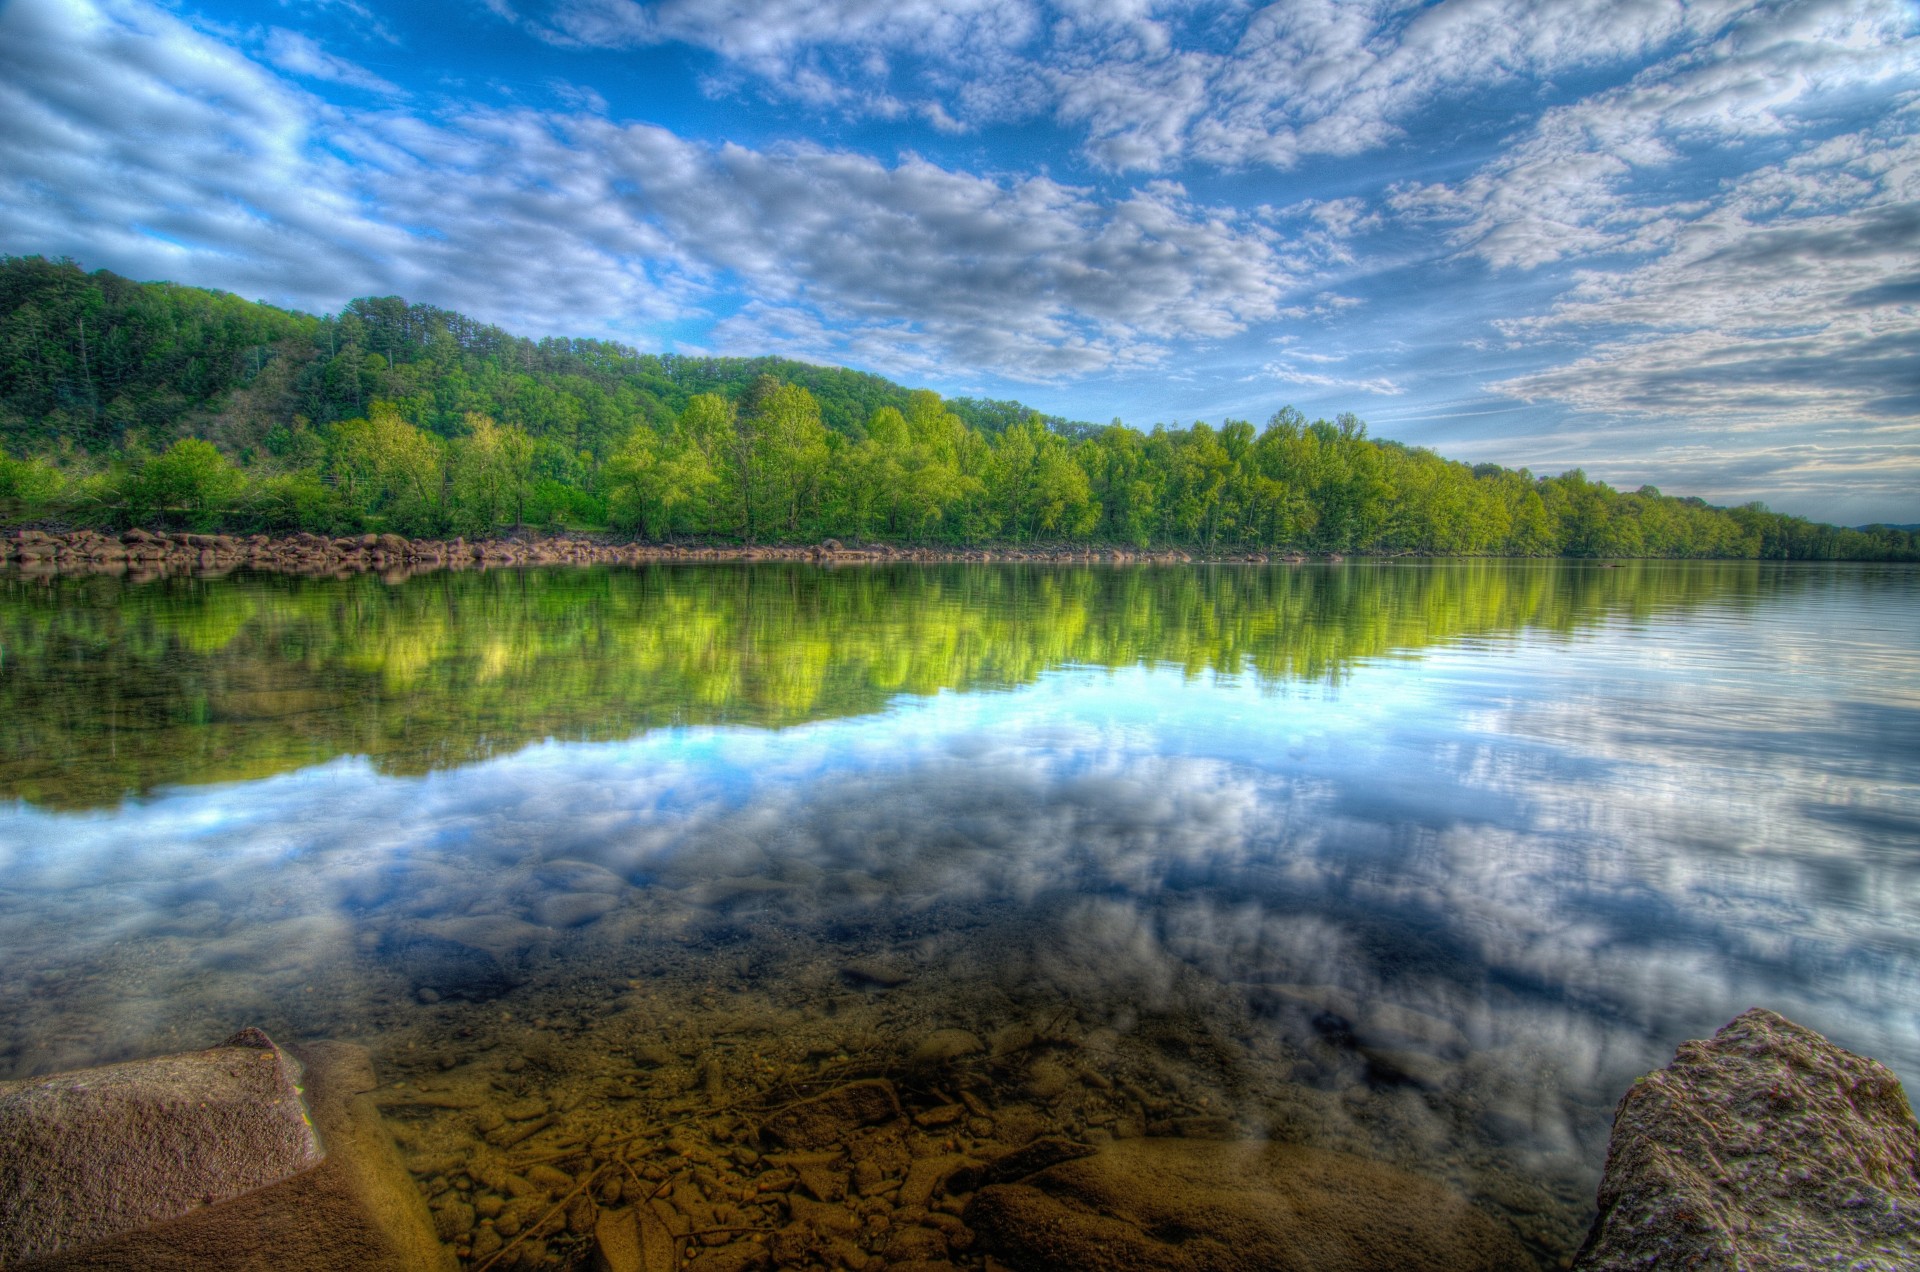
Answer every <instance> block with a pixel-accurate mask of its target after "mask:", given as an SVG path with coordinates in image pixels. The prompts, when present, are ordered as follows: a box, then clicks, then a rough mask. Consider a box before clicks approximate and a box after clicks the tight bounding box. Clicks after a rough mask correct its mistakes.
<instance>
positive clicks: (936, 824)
mask: <svg viewBox="0 0 1920 1272" xmlns="http://www.w3.org/2000/svg"><path fill="white" fill-rule="evenodd" d="M0 796H4V798H5V801H6V802H5V803H4V805H0V965H3V966H5V967H6V969H7V975H6V976H5V977H4V978H0V1021H4V1022H5V1026H4V1029H0V1078H14V1077H22V1076H29V1075H34V1074H40V1073H45V1072H50V1071H54V1070H58V1069H64V1068H70V1067H74V1066H80V1065H88V1064H97V1063H103V1062H107V1061H112V1060H119V1059H124V1058H130V1057H135V1056H142V1055H150V1054H156V1053H161V1052H168V1051H177V1050H182V1049H187V1048H197V1047H203V1046H209V1045H212V1044H213V1043H216V1042H218V1041H219V1040H221V1039H222V1038H224V1037H226V1036H227V1035H228V1034H230V1033H232V1032H233V1031H234V1030H236V1029H238V1028H240V1027H241V1026H244V1025H258V1026H261V1027H263V1028H265V1029H266V1030H267V1031H268V1032H269V1033H271V1034H273V1035H274V1036H275V1037H276V1038H281V1039H284V1040H289V1041H297V1040H299V1039H302V1038H314V1037H333V1038H346V1039H352V1040H355V1041H359V1042H362V1043H364V1044H366V1045H367V1046H368V1047H370V1048H371V1050H372V1051H373V1053H374V1056H375V1059H376V1063H377V1065H378V1067H379V1070H380V1073H381V1076H382V1078H383V1080H385V1081H387V1082H388V1083H389V1086H388V1087H387V1088H386V1089H384V1091H383V1092H382V1094H381V1097H380V1099H381V1103H382V1105H383V1107H384V1108H385V1109H386V1111H387V1117H388V1119H389V1122H390V1124H391V1125H392V1126H393V1128H394V1130H395V1132H396V1136H397V1138H398V1140H399V1142H400V1144H401V1145H402V1147H403V1149H405V1150H406V1151H407V1152H408V1154H409V1155H410V1160H411V1163H412V1165H413V1167H414V1169H415V1170H416V1173H417V1174H419V1176H420V1178H421V1182H422V1185H423V1187H424V1189H425V1190H426V1191H427V1192H428V1193H429V1194H430V1195H431V1196H432V1197H433V1198H434V1204H435V1207H436V1213H437V1214H439V1215H440V1216H441V1223H442V1231H443V1234H444V1235H446V1236H447V1237H448V1239H449V1241H450V1243H451V1244H453V1245H454V1246H455V1247H456V1249H458V1250H459V1251H461V1252H462V1253H463V1254H466V1255H468V1256H469V1257H470V1260H471V1264H473V1265H478V1264H480V1263H483V1262H485V1260H486V1259H487V1258H492V1257H497V1254H498V1252H499V1250H500V1249H501V1247H502V1246H503V1245H504V1244H505V1243H506V1242H507V1241H508V1240H510V1239H511V1238H512V1237H513V1236H514V1235H515V1230H516V1229H518V1228H525V1227H528V1226H530V1225H533V1224H534V1223H535V1222H536V1220H535V1219H534V1218H532V1217H529V1216H527V1215H524V1214H519V1213H518V1212H516V1211H514V1209H513V1207H515V1206H517V1205H519V1204H520V1201H519V1199H518V1198H516V1197H511V1196H504V1194H507V1193H510V1192H512V1190H511V1189H508V1188H507V1187H506V1185H505V1183H504V1182H503V1180H504V1177H505V1175H506V1174H514V1173H515V1172H520V1171H523V1169H532V1167H530V1166H527V1163H528V1162H529V1161H532V1160H534V1159H536V1158H537V1159H542V1160H546V1161H557V1162H559V1163H560V1165H561V1167H562V1168H563V1169H574V1170H575V1171H576V1172H578V1171H579V1170H580V1169H582V1161H583V1159H584V1160H586V1161H588V1162H593V1161H596V1160H599V1161H605V1160H610V1159H609V1157H608V1155H609V1154H610V1153H612V1152H614V1151H615V1148H614V1147H610V1146H618V1145H619V1144H620V1143H622V1142H623V1141H622V1138H621V1137H622V1136H623V1135H631V1133H632V1132H633V1130H635V1129H637V1128H641V1127H648V1126H655V1125H660V1126H666V1125H669V1124H670V1125H673V1126H675V1127H677V1128H678V1129H676V1130H675V1131H673V1132H672V1134H671V1135H669V1136H667V1137H666V1139H665V1140H663V1141H662V1143H661V1144H660V1145H658V1146H650V1147H649V1148H648V1151H649V1152H651V1153H652V1154H653V1156H651V1157H646V1156H644V1154H643V1155H642V1156H637V1157H635V1158H634V1164H635V1165H637V1166H638V1167H640V1168H641V1170H640V1173H633V1172H629V1174H630V1175H631V1177H632V1178H633V1179H634V1181H635V1183H636V1184H637V1182H638V1181H639V1179H641V1178H643V1177H644V1178H648V1179H665V1178H667V1177H668V1176H669V1175H670V1174H671V1172H672V1171H673V1170H675V1169H681V1168H684V1169H686V1170H690V1171H693V1172H694V1175H690V1176H688V1178H689V1179H694V1178H695V1177H696V1176H697V1177H698V1178H697V1184H698V1186H697V1188H696V1187H694V1186H693V1185H691V1184H688V1185H683V1186H682V1188H681V1190H680V1192H679V1193H678V1194H676V1195H679V1196H682V1197H685V1196H688V1195H690V1190H691V1195H693V1196H694V1197H696V1198H703V1200H701V1201H700V1202H699V1204H702V1205H705V1206H706V1207H707V1209H706V1210H705V1211H702V1212H699V1214H700V1215H705V1216H706V1218H707V1219H709V1220H711V1219H712V1216H713V1215H715V1214H718V1215H719V1216H720V1219H721V1220H725V1221H726V1222H725V1223H721V1224H719V1226H718V1227H717V1228H716V1229H715V1230H716V1231H718V1230H719V1229H720V1228H725V1229H727V1230H728V1231H729V1232H735V1231H736V1230H737V1231H739V1232H745V1231H747V1230H749V1229H753V1228H755V1227H756V1225H759V1226H769V1225H772V1224H774V1223H776V1222H778V1221H779V1218H780V1216H779V1215H778V1214H776V1213H775V1212H774V1210H772V1209H769V1208H768V1205H767V1204H765V1193H766V1187H765V1185H764V1183H763V1184H762V1185H761V1186H760V1189H759V1191H758V1192H756V1188H755V1185H754V1182H753V1181H754V1180H755V1179H756V1178H760V1177H761V1176H760V1175H758V1174H757V1173H756V1172H763V1171H765V1170H766V1169H767V1163H766V1161H764V1160H761V1159H760V1157H759V1154H758V1153H757V1152H756V1151H754V1149H753V1148H752V1147H750V1145H752V1144H755V1143H757V1140H755V1139H754V1133H753V1132H754V1128H753V1125H752V1119H753V1117H754V1116H756V1115H757V1114H758V1113H759V1112H763V1111H764V1110H765V1109H767V1108H770V1107H773V1106H774V1105H776V1104H777V1103H778V1102H779V1101H780V1100H781V1099H788V1098H797V1097H799V1096H801V1095H804V1094H806V1093H808V1092H811V1091H818V1090H823V1089H832V1087H833V1085H834V1084H835V1083H840V1082H845V1081H848V1080H853V1079H857V1078H862V1077H868V1076H886V1077H889V1078H891V1079H893V1080H894V1081H895V1083H896V1085H897V1087H898V1088H899V1090H900V1093H901V1098H902V1099H903V1101H905V1102H906V1103H907V1105H908V1111H909V1113H911V1114H913V1115H914V1116H915V1117H916V1118H917V1119H920V1120H919V1121H917V1122H916V1124H915V1126H916V1129H914V1130H913V1131H912V1132H911V1134H913V1135H916V1136H921V1137H922V1138H923V1139H924V1140H925V1142H926V1143H932V1142H933V1141H934V1140H936V1139H937V1140H938V1141H939V1146H940V1147H941V1149H942V1151H946V1152H951V1153H960V1154H965V1153H968V1152H973V1151H985V1146H987V1145H990V1144H1009V1143H1012V1144H1017V1143H1020V1142H1024V1141H1025V1140H1026V1139H1029V1138H1031V1137H1033V1136H1034V1135H1039V1134H1059V1135H1063V1136H1068V1137H1071V1138H1074V1139H1076V1140H1078V1141H1080V1142H1084V1143H1091V1144H1099V1143H1104V1142H1107V1141H1113V1140H1119V1139H1126V1138H1131V1137H1140V1136H1145V1135H1158V1134H1173V1133H1177V1134H1181V1135H1187V1136H1207V1137H1252V1138H1270V1139H1274V1140H1282V1141H1288V1142H1295V1143H1301V1144H1307V1145H1312V1146H1315V1147H1321V1148H1330V1149H1335V1150H1340V1151H1344V1152H1351V1153H1356V1154H1359V1155H1362V1156H1364V1157H1367V1158H1370V1159H1372V1160H1374V1161H1377V1162H1380V1163H1384V1164H1386V1165H1389V1166H1392V1167H1394V1168H1396V1169H1399V1170H1404V1171H1407V1172H1410V1173H1412V1174H1415V1175H1419V1176H1423V1177H1425V1178H1428V1179H1431V1180H1434V1181H1437V1182H1440V1183H1443V1184H1446V1185H1447V1186H1449V1187H1452V1188H1455V1189H1458V1190H1459V1191H1461V1192H1463V1193H1465V1194H1466V1195H1468V1196H1470V1197H1471V1198H1473V1199H1474V1201H1475V1202H1476V1203H1477V1204H1478V1205H1480V1206H1481V1207H1482V1208H1483V1209H1484V1210H1485V1211H1486V1212H1487V1213H1489V1214H1491V1215H1493V1216H1494V1217H1495V1218H1496V1219H1497V1220H1498V1221H1499V1222H1500V1223H1502V1224H1503V1225H1506V1226H1507V1227H1508V1228H1509V1229H1510V1230H1511V1231H1512V1232H1513V1233H1515V1234H1516V1235H1517V1236H1518V1237H1519V1238H1520V1239H1521V1240H1522V1241H1523V1242H1525V1243H1526V1244H1527V1247H1528V1249H1529V1250H1530V1252H1531V1253H1532V1254H1533V1255H1534V1256H1535V1257H1536V1258H1537V1259H1538V1260H1539V1261H1540V1263H1541V1265H1542V1266H1543V1267H1552V1266H1554V1265H1555V1263H1556V1262H1557V1261H1558V1260H1559V1259H1560V1258H1562V1257H1563V1256H1565V1255H1567V1254H1570V1253H1571V1252H1572V1251H1573V1249H1574V1248H1575V1247H1577V1246H1578V1244H1579V1242H1580V1240H1581V1238H1582V1237H1583V1236H1584V1233H1585V1228H1586V1225H1587V1223H1588V1222H1589V1220H1590V1217H1591V1207H1592V1203H1593V1194H1594V1187H1595V1185H1596V1183H1597V1181H1598V1178H1599V1171H1600V1167H1601V1164H1602V1162H1603V1159H1604V1156H1605V1147H1606V1139H1607V1133H1608V1129H1609V1126H1610V1120H1611V1114H1612V1109H1613V1105H1614V1103H1615V1101H1616V1100H1617V1099H1618V1098H1619V1096H1620V1095H1621V1094H1622V1093H1623V1092H1624V1090H1625V1088H1626V1086H1627V1085H1628V1083H1630V1082H1631V1081H1632V1080H1633V1078H1634V1077H1636V1076H1637V1075H1639V1074H1640V1073H1642V1072H1645V1071H1646V1070H1648V1069H1651V1068H1655V1067H1658V1066H1659V1065H1662V1064H1664V1063H1666V1062H1667V1060H1668V1059H1669V1058H1670V1057H1671V1053H1672V1050H1673V1048H1674V1046H1675V1044H1676V1043H1678V1042H1680V1041H1682V1040H1684V1039H1687V1038H1697V1037H1705V1036H1707V1035H1709V1034H1711V1033H1712V1032H1713V1031H1714V1030H1715V1029H1717V1028H1718V1027H1719V1026H1720V1025H1722V1024H1724V1023H1725V1022H1726V1021H1727V1020H1729V1019H1730V1018H1732V1017H1733V1016H1734V1015H1736V1014H1737V1013H1738V1012H1740V1011H1742V1010H1744V1009H1745V1008H1747V1007H1750V1006H1756V1005H1762V1006H1767V1007H1771V1008H1773V1009H1775V1010H1777V1011H1780V1012H1782V1013H1783V1014H1785V1015H1787V1016H1788V1017H1790V1018H1792V1019H1794V1020H1796V1021H1798V1022H1800V1023H1802V1024H1805V1025H1809V1026H1811V1027H1813V1028H1816V1029H1819V1030H1821V1031H1822V1032H1824V1033H1826V1034H1827V1035H1828V1036H1829V1037H1830V1038H1832V1039H1833V1040H1834V1041H1835V1042H1837V1043H1839V1044H1840V1045H1842V1046H1844V1047H1847V1048H1849V1049H1851V1050H1855V1051H1858V1052H1861V1053H1864V1054H1867V1055H1871V1056H1874V1057H1876V1058H1877V1059H1880V1060H1881V1061H1883V1062H1884V1063H1886V1064H1888V1065H1889V1066H1890V1067H1892V1068H1893V1069H1894V1070H1895V1072H1896V1073H1898V1074H1900V1075H1901V1076H1902V1077H1903V1078H1904V1079H1907V1080H1909V1081H1910V1080H1912V1079H1914V1078H1916V1077H1920V1015H1917V1014H1916V1011H1915V1004H1916V1002H1920V572H1917V571H1915V570H1913V569H1911V568H1901V567H1875V566H1846V565H1839V566H1795V565H1772V564H1763V563H1752V562H1741V563H1636V562H1628V563H1621V564H1619V565H1611V564H1602V563H1591V562H1457V563H1448V562H1412V561H1406V562H1349V563H1344V564H1338V563H1336V564H1324V563H1321V564H1310V565H1302V566H1287V565H1273V566H1252V565H1249V566H1218V567H1203V566H1193V567H1114V568H1069V567H1029V566H1018V565H1001V566H960V565H954V566H930V565H929V566H908V567H882V566H874V567H858V568H850V569H838V570H835V569H826V568H818V567H803V566H768V565H730V566H704V567H702V566H668V565H661V566H657V567H649V568H639V569H597V568H596V569H576V570H564V569H563V570H525V571H518V570H513V571H493V572H485V573H481V572H468V573H435V574H427V575H422V576H419V577H415V578H411V579H405V580H398V581H392V582H387V581H382V580H381V579H379V578H376V577H373V576H367V575H361V576H354V577H346V578H295V577H285V576H271V575H247V574H239V575H231V576H228V577H224V578H209V579H199V578H172V579H160V580H153V581H148V582H133V581H129V580H124V579H115V578H111V577H92V578H56V579H46V578H35V577H26V576H22V575H20V574H18V573H13V574H8V575H4V576H0ZM529 1127H531V1128H532V1129H531V1130H528V1129H527V1128H529ZM516 1128H518V1129H516ZM522 1131H524V1132H525V1133H524V1134H521V1133H520V1132H522ZM929 1137H930V1138H929ZM916 1143H919V1141H916ZM909 1147H912V1146H909ZM923 1147H924V1144H922V1145H921V1146H920V1147H914V1148H913V1151H914V1152H915V1153H916V1154H918V1153H919V1152H920V1151H921V1148H923ZM622 1151H624V1150H622ZM874 1151H875V1152H876V1153H879V1152H880V1151H881V1150H880V1149H878V1148H876V1149H875V1150H874ZM888 1151H892V1150H888ZM902 1151H905V1150H902ZM569 1153H571V1154H573V1156H572V1157H568V1156H567V1154H569ZM594 1154H597V1158H596V1157H594V1156H591V1155H594ZM855 1157H856V1160H854V1161H853V1162H851V1163H849V1169H851V1172H852V1173H851V1179H852V1187H853V1193H851V1194H850V1195H849V1200H848V1201H847V1202H845V1203H844V1204H845V1205H846V1206H847V1207H848V1208H849V1209H850V1210H851V1211H852V1213H853V1214H854V1216H855V1220H856V1221H858V1222H859V1223H864V1224H866V1225H867V1228H865V1229H862V1231H863V1232H865V1231H868V1230H871V1231H873V1232H879V1231H881V1228H882V1227H884V1222H883V1221H884V1217H885V1216H884V1214H883V1211H884V1210H885V1207H886V1206H887V1205H891V1204H893V1202H892V1201H891V1200H889V1198H896V1199H897V1194H895V1193H892V1192H888V1191H887V1190H886V1187H885V1186H884V1184H885V1181H884V1180H882V1179H881V1178H880V1174H884V1163H882V1165H881V1166H871V1165H870V1163H866V1162H864V1160H859V1159H858V1154H857V1153H856V1154H855ZM876 1160H877V1159H876ZM903 1160H904V1159H903ZM676 1163H679V1166H676ZM869 1167H870V1168H869ZM863 1168H868V1169H867V1173H868V1175H870V1176H873V1178H871V1179H869V1180H868V1182H867V1183H866V1184H863V1183H862V1182H861V1181H862V1178H863V1177H862V1173H861V1172H862V1169H863ZM875 1172H880V1174H876V1173H875ZM515 1177H516V1178H518V1177H519V1175H518V1174H516V1175H515ZM596 1178H597V1177H596ZM609 1178H611V1176H609ZM869 1185H871V1187H869ZM630 1186H631V1185H630ZM503 1197H504V1201H503ZM689 1204H692V1203H689ZM503 1205H504V1208H503ZM936 1208H937V1207H936ZM489 1210H491V1211H492V1212H493V1213H492V1214H488V1213H487V1212H488V1211H489ZM689 1213H691V1212H689ZM871 1215H880V1216H881V1218H880V1219H873V1218H869V1217H868V1216H871ZM691 1221H692V1222H696V1223H697V1222H698V1221H699V1215H695V1217H694V1219H693V1220H691ZM549 1228H550V1229H551V1231H549V1230H548V1229H542V1230H541V1231H542V1233H543V1234H544V1235H543V1239H542V1240H540V1241H538V1242H530V1241H527V1240H526V1239H525V1238H522V1239H521V1240H520V1242H519V1243H518V1245H517V1246H516V1247H515V1249H513V1250H512V1251H510V1253H511V1254H512V1255H513V1257H514V1258H516V1259H520V1260H521V1261H522V1263H523V1264H524V1265H526V1266H538V1265H543V1266H563V1265H564V1266H584V1259H585V1251H586V1249H587V1243H588V1238H586V1237H585V1236H584V1235H583V1234H581V1233H579V1232H577V1231H575V1232H569V1231H568V1230H567V1229H566V1228H565V1227H564V1226H562V1225H561V1224H560V1221H559V1220H555V1221H554V1222H553V1224H551V1225H549ZM727 1239H731V1238H730V1237H729V1238H727ZM861 1240H867V1238H866V1237H862V1238H861ZM868 1245H869V1247H870V1248H872V1249H876V1250H877V1249H880V1248H881V1245H880V1243H879V1238H877V1237H875V1238H873V1239H872V1240H871V1241H869V1242H868ZM727 1249H732V1247H731V1246H730V1247H727ZM953 1249H954V1251H955V1258H956V1259H960V1260H962V1261H964V1260H965V1259H966V1258H968V1257H975V1258H976V1262H975V1264H974V1265H975V1266H977V1256H968V1255H966V1254H965V1247H964V1246H963V1245H961V1244H960V1243H959V1239H958V1238H956V1239H955V1245H954V1247H953ZM725 1254H726V1250H719V1249H716V1250H715V1251H714V1252H713V1258H714V1259H716V1260H718V1259H719V1258H720V1256H722V1255H725ZM921 1254H922V1256H923V1257H924V1254H925V1252H924V1251H922V1252H921ZM823 1257H824V1256H823ZM849 1257H851V1256H849ZM542 1259H543V1260H544V1264H542V1263H541V1260H542ZM718 1265H719V1264H717V1263H716V1266H718Z"/></svg>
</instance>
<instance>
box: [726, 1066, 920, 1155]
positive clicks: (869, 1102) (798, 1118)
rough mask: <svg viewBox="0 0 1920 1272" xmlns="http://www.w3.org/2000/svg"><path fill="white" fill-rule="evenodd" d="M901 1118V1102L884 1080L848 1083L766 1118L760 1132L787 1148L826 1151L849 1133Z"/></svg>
mask: <svg viewBox="0 0 1920 1272" xmlns="http://www.w3.org/2000/svg"><path fill="white" fill-rule="evenodd" d="M899 1116H900V1099H899V1097H898V1096H896V1095H895V1094H894V1090H893V1083H891V1082H888V1081H887V1080H886V1079H884V1078H868V1079H866V1080H864V1081H861V1082H849V1083H848V1084H847V1085H845V1086H843V1087H836V1088H834V1089H833V1090H831V1091H826V1092H823V1093H822V1094H820V1095H816V1096H814V1097H812V1098H811V1099H807V1100H802V1101H800V1102H799V1103H798V1104H794V1105H791V1106H789V1107H788V1108H785V1109H783V1110H781V1111H780V1112H778V1113H776V1114H774V1115H773V1116H772V1117H770V1118H768V1119H767V1121H766V1123H765V1125H763V1126H762V1127H761V1128H760V1133H761V1134H762V1135H763V1136H765V1137H766V1138H768V1139H771V1140H773V1141H775V1142H777V1143H780V1144H784V1145H786V1146H787V1147H788V1148H825V1147H826V1146H827V1145H829V1144H835V1143H838V1142H840V1140H841V1138H842V1137H843V1136H845V1135H846V1133H847V1132H848V1131H850V1130H853V1129H855V1128H856V1127H861V1126H871V1125H873V1124H875V1123H877V1122H890V1121H892V1120H893V1119H895V1118H897V1117H899Z"/></svg>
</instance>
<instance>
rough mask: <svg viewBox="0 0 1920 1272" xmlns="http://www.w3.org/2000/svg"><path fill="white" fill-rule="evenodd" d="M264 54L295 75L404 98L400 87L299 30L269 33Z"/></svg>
mask: <svg viewBox="0 0 1920 1272" xmlns="http://www.w3.org/2000/svg"><path fill="white" fill-rule="evenodd" d="M262 51H263V53H264V54H265V56H266V59H267V61H268V62H271V63H272V64H273V65H274V66H276V67H278V68H280V69H281V70H283V71H286V72H288V73H290V74H293V75H304V76H306V77H307V78H308V79H316V80H323V81H325V82H327V83H332V84H344V85H346V86H347V87H348V88H359V89H364V90H366V91H367V92H370V93H384V94H387V95H388V96H392V97H399V96H402V93H401V90H400V87H399V86H398V85H396V84H393V83H391V82H389V81H387V80H384V79H381V78H380V77H379V76H378V75H375V74H373V73H372V72H371V71H368V70H367V69H366V68H364V67H361V66H356V65H355V64H354V63H352V62H349V61H347V60H346V59H345V58H340V57H335V56H334V55H333V54H331V53H329V52H327V51H326V50H325V49H323V48H321V47H320V46H319V45H318V44H315V43H314V42H313V41H312V40H310V39H308V38H307V37H306V36H304V35H301V34H300V33H299V32H297V31H289V30H286V29H285V28H284V27H274V28H273V29H272V30H270V31H268V32H267V36H266V39H265V40H264V41H263V49H262Z"/></svg>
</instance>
